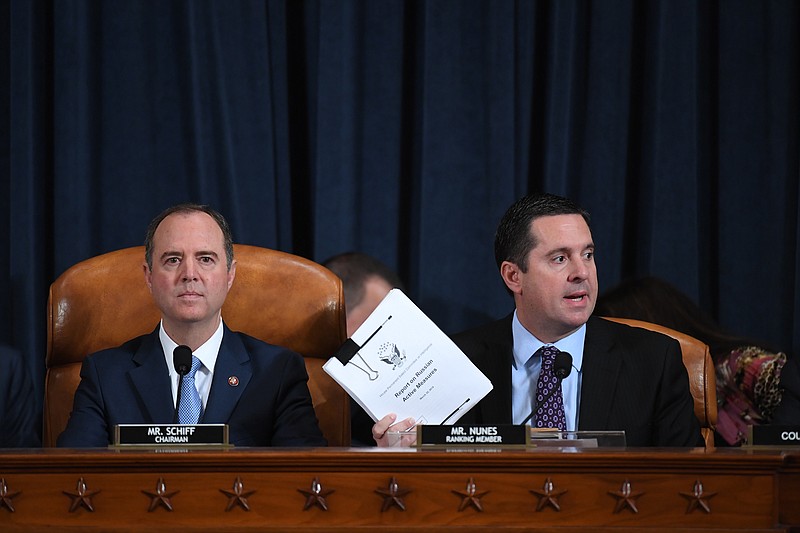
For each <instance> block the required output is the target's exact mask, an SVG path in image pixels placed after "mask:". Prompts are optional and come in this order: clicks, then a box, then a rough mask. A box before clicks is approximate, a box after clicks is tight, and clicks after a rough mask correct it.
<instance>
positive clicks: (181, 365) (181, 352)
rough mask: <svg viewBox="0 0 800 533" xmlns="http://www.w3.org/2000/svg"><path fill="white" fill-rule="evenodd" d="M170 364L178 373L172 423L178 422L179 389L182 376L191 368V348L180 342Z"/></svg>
mask: <svg viewBox="0 0 800 533" xmlns="http://www.w3.org/2000/svg"><path fill="white" fill-rule="evenodd" d="M172 364H173V366H175V372H177V373H178V376H179V377H178V397H177V398H176V400H175V414H174V415H173V417H172V423H173V424H177V423H178V406H179V405H180V404H181V389H183V376H185V375H186V374H188V373H189V370H190V369H191V368H192V349H191V348H189V347H188V346H185V345H183V344H181V345H180V346H177V347H176V348H175V350H174V351H173V352H172Z"/></svg>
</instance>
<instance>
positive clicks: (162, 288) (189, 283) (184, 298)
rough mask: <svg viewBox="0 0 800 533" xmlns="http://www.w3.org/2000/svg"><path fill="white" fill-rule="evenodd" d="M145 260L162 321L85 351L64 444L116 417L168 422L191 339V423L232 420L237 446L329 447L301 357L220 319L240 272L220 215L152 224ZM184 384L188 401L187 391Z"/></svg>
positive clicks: (183, 210)
mask: <svg viewBox="0 0 800 533" xmlns="http://www.w3.org/2000/svg"><path fill="white" fill-rule="evenodd" d="M144 260H145V261H144V264H143V270H144V281H145V283H146V284H147V286H148V287H149V289H150V292H151V294H152V295H153V299H154V300H155V303H156V305H157V306H158V308H159V310H160V311H161V324H160V325H159V326H158V327H157V328H156V329H155V330H154V331H153V332H152V333H150V334H148V335H144V336H141V337H138V338H136V339H133V340H131V341H129V342H127V343H125V344H123V345H122V346H120V347H118V348H113V349H110V350H103V351H101V352H98V353H96V354H93V355H90V356H88V357H86V359H85V360H84V362H83V366H82V367H81V382H80V385H79V386H78V389H77V391H76V392H75V400H74V405H73V410H72V414H71V415H70V419H69V422H68V424H67V428H66V430H65V431H64V432H63V433H62V434H61V435H60V436H59V438H58V445H59V446H67V447H90V446H107V445H108V444H109V443H110V442H111V441H112V434H113V431H114V426H115V425H116V424H123V423H125V424H168V423H171V422H172V421H173V413H174V411H175V403H176V396H177V389H178V380H179V379H180V377H179V376H178V373H177V372H176V370H175V368H174V366H173V360H172V357H173V352H174V349H175V348H176V347H177V346H178V345H185V346H188V347H189V348H190V349H191V351H192V356H193V360H194V359H197V360H198V362H197V363H196V364H197V365H198V367H199V368H198V369H197V371H196V372H195V373H194V378H195V379H194V384H193V386H194V387H195V388H196V391H193V390H192V391H191V392H192V393H194V394H193V396H194V397H195V398H198V402H199V403H200V404H201V405H199V413H201V414H200V415H199V420H198V419H197V412H198V411H195V418H194V420H193V422H190V423H195V422H199V423H209V424H222V423H227V424H228V425H229V437H230V441H231V443H232V444H235V445H237V446H324V445H325V439H324V438H323V436H322V433H321V431H320V429H319V426H318V423H317V418H316V416H315V414H314V408H313V406H312V404H311V395H310V393H309V391H308V386H307V381H308V375H307V374H306V369H305V365H304V363H303V359H302V357H301V356H300V355H299V354H296V353H294V352H291V351H289V350H287V349H285V348H280V347H278V346H272V345H270V344H267V343H265V342H262V341H260V340H258V339H254V338H253V337H250V336H248V335H245V334H243V333H236V332H233V331H231V330H229V329H228V328H227V327H226V326H225V324H224V322H223V320H222V316H221V309H222V304H223V303H224V302H225V298H226V296H227V294H228V290H229V289H230V288H231V286H232V284H233V280H234V277H235V275H236V261H235V260H234V258H233V239H232V237H231V231H230V228H229V226H228V223H227V222H226V221H225V219H224V218H223V217H222V215H220V214H219V213H217V212H216V211H214V210H213V209H211V208H209V207H207V206H200V205H195V204H183V205H179V206H175V207H172V208H170V209H167V210H166V211H164V212H163V213H161V214H160V215H159V216H157V217H156V218H155V219H154V220H153V221H152V222H151V223H150V227H149V228H148V232H147V238H146V240H145V257H144ZM257 311H258V310H257V309H254V310H253V312H257ZM186 385H187V383H186V382H184V388H183V390H182V392H181V395H182V398H185V397H186V396H187V395H190V390H191V389H189V390H187V388H186ZM188 385H189V386H190V387H191V386H192V384H188ZM196 405H197V404H196Z"/></svg>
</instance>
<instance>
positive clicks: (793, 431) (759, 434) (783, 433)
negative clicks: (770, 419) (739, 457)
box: [747, 426, 800, 448]
mask: <svg viewBox="0 0 800 533" xmlns="http://www.w3.org/2000/svg"><path fill="white" fill-rule="evenodd" d="M749 433H750V435H749V438H748V439H747V443H748V445H750V446H779V447H781V448H785V447H790V446H792V447H793V446H800V426H750V432H749Z"/></svg>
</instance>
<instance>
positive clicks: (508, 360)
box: [373, 194, 703, 446]
mask: <svg viewBox="0 0 800 533" xmlns="http://www.w3.org/2000/svg"><path fill="white" fill-rule="evenodd" d="M495 258H496V261H497V266H498V268H499V270H500V276H501V277H502V279H503V281H504V282H505V284H506V287H507V288H508V290H509V292H510V293H511V294H512V295H513V297H514V303H515V306H516V310H515V311H514V312H513V313H512V314H511V315H509V316H507V317H505V318H504V319H502V320H500V321H497V322H493V323H491V324H488V325H485V326H481V327H479V328H476V329H473V330H470V331H467V332H464V333H461V334H459V335H456V336H455V337H454V341H455V342H456V343H457V344H458V345H459V347H461V349H462V350H463V351H464V352H465V353H466V354H467V356H469V358H470V359H471V360H472V361H473V362H474V363H475V365H476V366H477V367H478V368H479V369H481V371H482V372H483V373H484V374H486V376H487V377H488V378H489V379H490V380H491V381H492V384H493V386H494V388H493V390H492V391H491V392H490V393H489V394H488V395H487V396H486V397H485V398H484V399H483V400H481V401H480V402H479V403H478V404H477V405H476V406H475V407H474V408H472V409H471V410H470V411H469V412H468V413H466V414H465V415H464V417H462V418H461V420H459V423H466V424H469V423H476V424H503V423H516V424H520V423H524V422H525V421H526V420H527V419H529V415H530V414H531V413H533V412H534V411H535V409H536V405H535V400H534V396H535V394H534V393H535V390H536V383H537V379H538V374H539V369H540V367H541V356H540V355H538V352H537V350H538V349H539V348H541V347H543V346H555V347H556V348H558V349H559V350H561V351H566V352H568V353H570V354H572V371H571V372H570V374H569V376H568V377H567V378H566V379H565V380H564V381H563V383H562V390H563V404H564V409H565V416H566V428H565V429H567V430H575V429H577V430H624V431H625V435H626V443H627V445H628V446H702V445H703V440H702V436H701V433H700V425H699V422H698V420H697V418H696V417H695V415H694V408H693V401H692V396H691V393H690V391H689V380H688V376H687V374H686V369H685V367H684V366H683V362H682V359H681V351H680V346H679V344H678V342H677V341H675V340H673V339H671V338H669V337H666V336H664V335H660V334H658V333H653V332H650V331H646V330H643V329H639V328H631V327H628V326H624V325H621V324H616V323H612V322H609V321H607V320H603V319H601V318H596V317H592V316H591V315H592V311H593V310H594V305H595V302H596V300H597V293H598V283H597V269H596V266H595V262H594V242H593V240H592V234H591V231H590V229H589V215H588V213H587V212H586V211H584V210H583V209H581V208H580V207H578V206H577V205H575V204H574V203H573V202H571V201H569V200H567V199H566V198H561V197H559V196H555V195H551V194H541V195H531V196H526V197H524V198H522V199H520V200H519V201H517V202H516V203H515V204H514V205H512V206H511V207H510V208H509V210H508V211H507V212H506V214H505V215H504V217H503V219H502V220H501V222H500V225H499V227H498V229H497V233H496V235H495ZM411 425H413V420H408V419H407V420H402V421H400V422H395V418H394V416H393V415H388V416H386V417H384V418H383V419H381V420H380V421H378V422H377V423H376V424H375V426H374V427H373V437H374V438H375V440H376V441H377V442H378V444H379V445H380V444H384V443H385V440H386V436H385V432H386V430H387V429H392V430H398V431H402V430H404V429H406V428H408V427H411Z"/></svg>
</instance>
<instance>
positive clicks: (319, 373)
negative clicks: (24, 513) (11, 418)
mask: <svg viewBox="0 0 800 533" xmlns="http://www.w3.org/2000/svg"><path fill="white" fill-rule="evenodd" d="M234 256H235V258H236V261H237V267H236V279H235V280H234V282H233V286H232V287H231V290H230V292H229V293H228V297H227V299H226V300H225V305H224V307H223V308H222V317H223V319H224V320H225V323H226V324H227V325H228V326H229V327H230V328H231V329H233V330H234V331H241V332H243V333H247V334H248V335H251V336H253V337H256V338H259V339H262V340H264V341H266V342H269V343H271V344H277V345H280V346H285V347H287V348H290V349H292V350H294V351H296V352H298V353H300V354H301V355H303V356H304V359H305V362H306V369H307V370H308V375H309V382H308V388H309V390H310V391H311V398H312V400H313V403H314V409H315V411H316V414H317V419H318V420H319V424H320V428H321V429H322V433H323V434H324V435H325V438H326V439H327V440H328V445H329V446H349V445H350V400H349V397H348V396H347V393H346V392H344V390H343V389H342V388H341V387H339V385H338V384H337V383H336V382H335V381H333V379H331V378H330V376H328V375H327V374H326V373H325V372H324V371H323V370H322V365H323V364H324V363H325V361H326V360H327V358H328V357H329V356H330V355H331V354H333V353H334V352H335V351H336V350H337V349H338V348H339V347H340V346H341V345H342V343H343V342H344V341H345V340H346V338H347V337H346V333H345V331H346V330H345V311H344V296H343V292H342V282H341V280H340V279H339V278H338V277H336V276H335V275H334V274H333V273H332V272H330V271H329V270H328V269H326V268H324V267H322V266H321V265H318V264H317V263H314V262H312V261H309V260H307V259H303V258H302V257H298V256H295V255H291V254H287V253H284V252H279V251H276V250H269V249H266V248H259V247H256V246H246V245H241V244H237V245H235V246H234ZM143 263H144V247H143V246H139V247H134V248H126V249H123V250H118V251H115V252H110V253H107V254H103V255H100V256H97V257H94V258H91V259H87V260H86V261H83V262H81V263H78V264H77V265H75V266H73V267H71V268H70V269H68V270H67V271H66V272H64V273H63V274H62V275H61V276H59V278H58V279H57V280H56V281H55V282H53V284H52V285H51V286H50V296H49V299H48V317H47V363H46V365H47V377H46V385H45V399H44V434H43V443H44V445H45V446H55V442H56V439H57V438H58V435H59V434H60V433H61V432H62V431H63V430H64V428H65V427H66V424H67V420H68V419H69V414H70V412H71V411H72V399H73V395H74V393H75V389H76V388H77V386H78V383H79V381H80V367H81V362H82V361H83V358H84V357H85V356H86V355H88V354H90V353H92V352H96V351H97V350H101V349H104V348H111V347H114V346H118V345H120V344H122V343H123V342H125V341H126V340H128V339H131V338H133V337H136V336H138V335H142V334H145V333H149V332H151V331H152V330H153V329H154V328H155V327H156V325H157V324H158V321H159V317H160V315H159V311H158V309H157V308H156V306H155V304H154V303H153V299H152V297H151V295H150V291H149V290H148V289H147V286H146V285H145V282H144V272H143V269H142V265H143Z"/></svg>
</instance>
